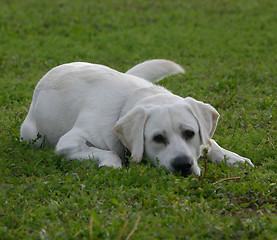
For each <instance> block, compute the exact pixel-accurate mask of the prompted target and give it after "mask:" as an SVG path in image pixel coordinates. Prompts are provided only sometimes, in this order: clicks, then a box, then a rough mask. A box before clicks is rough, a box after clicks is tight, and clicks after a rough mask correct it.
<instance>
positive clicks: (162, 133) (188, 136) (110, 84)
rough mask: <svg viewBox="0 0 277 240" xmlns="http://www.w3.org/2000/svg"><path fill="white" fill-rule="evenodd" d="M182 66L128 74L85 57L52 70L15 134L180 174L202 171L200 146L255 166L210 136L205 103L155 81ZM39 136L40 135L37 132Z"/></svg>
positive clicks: (67, 153) (115, 162)
mask: <svg viewBox="0 0 277 240" xmlns="http://www.w3.org/2000/svg"><path fill="white" fill-rule="evenodd" d="M184 72H185V71H184V69H183V68H182V67H181V66H180V65H178V64H176V63H174V62H172V61H169V60H163V59H155V60H148V61H145V62H143V63H140V64H138V65H136V66H134V67H133V68H131V69H130V70H128V71H127V72H126V73H121V72H118V71H116V70H113V69H111V68H109V67H106V66H103V65H99V64H91V63H84V62H74V63H67V64H63V65H60V66H57V67H55V68H53V69H52V70H50V71H49V72H48V73H47V74H46V75H45V76H43V77H42V79H41V80H40V81H39V83H38V84H37V86H36V88H35V91H34V94H33V99H32V102H31V105H30V109H29V112H28V114H27V117H26V119H25V120H24V122H23V124H22V126H21V129H20V135H21V138H22V139H23V140H25V141H32V142H35V143H34V145H35V147H40V146H41V145H42V144H43V143H44V145H49V146H56V150H55V153H56V154H59V155H63V156H64V157H65V158H66V159H80V160H82V159H92V160H94V161H96V162H97V163H98V166H99V167H102V166H107V167H114V168H121V167H122V164H123V163H124V156H125V153H126V150H128V151H129V152H130V153H131V159H132V161H133V162H135V163H140V162H141V160H142V158H143V157H145V158H147V159H149V160H150V161H151V163H153V165H155V166H157V167H165V169H166V170H167V171H168V172H173V173H176V172H180V173H181V174H182V175H183V176H188V175H190V174H192V173H193V174H195V175H200V168H199V166H198V164H197V160H198V158H199V157H200V155H201V151H200V147H201V146H202V145H204V146H209V147H210V152H209V159H210V161H212V162H221V161H223V160H226V162H227V164H229V165H233V166H236V165H245V164H246V163H247V164H249V165H251V166H254V165H253V163H252V162H251V160H250V159H248V158H244V157H241V156H239V155H238V154H236V153H234V152H231V151H228V150H226V149H224V148H222V147H220V146H219V145H218V144H217V143H216V142H215V141H214V140H213V139H212V137H213V134H214V132H215V129H216V126H217V122H218V118H219V113H218V112H217V111H216V110H215V109H214V108H213V107H212V106H211V105H209V104H206V103H203V102H201V101H197V100H195V99H193V98H191V97H187V98H182V97H180V96H177V95H174V94H173V93H171V92H170V91H169V90H167V89H165V88H163V87H161V86H157V85H155V84H154V83H155V82H158V81H159V80H161V79H163V78H165V77H167V76H170V75H173V74H178V73H184ZM38 136H41V138H38Z"/></svg>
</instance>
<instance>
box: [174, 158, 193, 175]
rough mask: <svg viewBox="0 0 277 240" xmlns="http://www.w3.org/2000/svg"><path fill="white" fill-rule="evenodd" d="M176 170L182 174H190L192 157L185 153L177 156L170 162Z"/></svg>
mask: <svg viewBox="0 0 277 240" xmlns="http://www.w3.org/2000/svg"><path fill="white" fill-rule="evenodd" d="M171 165H172V167H173V168H174V170H175V171H176V172H181V173H182V175H183V176H185V177H186V176H188V175H190V174H191V172H192V171H191V168H192V166H193V161H192V158H190V157H189V156H187V155H182V156H177V157H176V158H174V159H173V161H172V163H171Z"/></svg>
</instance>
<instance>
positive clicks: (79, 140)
mask: <svg viewBox="0 0 277 240" xmlns="http://www.w3.org/2000/svg"><path fill="white" fill-rule="evenodd" d="M55 153H56V154H58V155H63V156H64V157H65V158H67V159H79V160H82V159H92V160H94V161H96V162H97V163H98V166H99V167H103V166H106V167H114V168H121V167H122V161H121V159H120V158H119V156H118V155H117V153H115V152H113V151H108V150H102V149H99V148H96V147H94V146H93V145H92V144H91V143H90V142H88V141H87V140H86V138H85V137H84V134H82V130H80V129H77V128H73V129H72V130H70V131H69V132H68V133H66V134H65V135H64V136H62V137H61V138H60V140H59V142H58V144H57V146H56V151H55Z"/></svg>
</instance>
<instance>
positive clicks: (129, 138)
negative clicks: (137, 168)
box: [114, 106, 148, 163]
mask: <svg viewBox="0 0 277 240" xmlns="http://www.w3.org/2000/svg"><path fill="white" fill-rule="evenodd" d="M147 119H148V114H147V111H146V109H145V108H144V107H141V106H140V107H135V108H134V109H132V110H131V111H130V112H128V113H127V114H126V115H125V116H123V117H122V118H120V119H119V120H118V121H117V123H116V124H115V126H114V131H115V132H116V134H117V136H118V138H119V139H120V141H121V142H122V144H123V145H124V146H125V147H126V148H127V149H128V150H129V151H130V152H131V153H132V161H133V162H136V163H140V162H141V160H142V157H143V152H144V127H145V123H146V121H147Z"/></svg>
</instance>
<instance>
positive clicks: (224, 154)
mask: <svg viewBox="0 0 277 240" xmlns="http://www.w3.org/2000/svg"><path fill="white" fill-rule="evenodd" d="M210 141H211V144H212V145H211V151H210V154H209V156H210V160H211V161H212V162H222V161H224V160H226V163H228V164H229V165H231V166H243V165H244V164H245V163H248V164H249V165H251V166H252V167H254V164H253V163H252V162H251V160H250V159H248V158H245V157H242V156H240V155H238V154H236V153H234V152H231V151H228V150H226V149H224V148H222V147H220V146H219V145H218V144H217V143H216V142H215V141H214V140H213V139H210Z"/></svg>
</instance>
